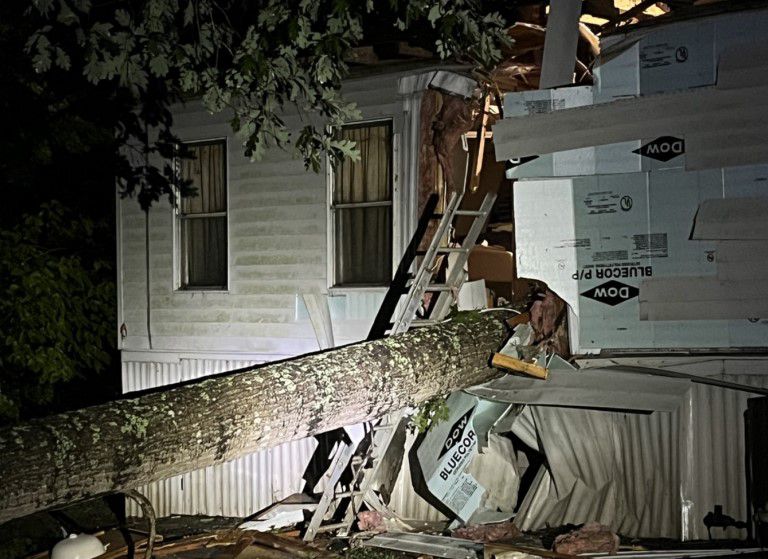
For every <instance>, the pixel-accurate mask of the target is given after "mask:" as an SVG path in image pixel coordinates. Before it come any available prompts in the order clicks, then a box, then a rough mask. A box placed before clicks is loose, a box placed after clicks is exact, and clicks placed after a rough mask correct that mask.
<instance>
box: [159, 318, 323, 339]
mask: <svg viewBox="0 0 768 559" xmlns="http://www.w3.org/2000/svg"><path fill="white" fill-rule="evenodd" d="M152 334H153V335H155V334H156V335H158V336H170V335H174V336H211V337H212V338H216V337H221V336H227V337H230V336H231V337H254V338H259V337H280V338H310V337H311V338H314V337H315V333H314V330H313V329H312V326H311V325H310V324H301V323H290V324H279V323H274V322H272V323H268V322H261V323H258V324H253V323H250V324H245V323H230V322H206V323H187V322H158V321H153V324H152Z"/></svg>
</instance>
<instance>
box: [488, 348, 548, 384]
mask: <svg viewBox="0 0 768 559" xmlns="http://www.w3.org/2000/svg"><path fill="white" fill-rule="evenodd" d="M491 365H493V366H494V367H499V368H500V369H507V370H509V371H515V372H518V373H525V374H526V375H528V376H531V377H536V378H540V379H542V380H547V376H549V369H547V368H545V367H541V366H540V365H535V364H533V363H526V362H525V361H522V360H521V359H517V358H515V357H510V356H509V355H504V354H503V353H494V354H493V359H492V360H491Z"/></svg>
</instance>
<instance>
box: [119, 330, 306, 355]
mask: <svg viewBox="0 0 768 559" xmlns="http://www.w3.org/2000/svg"><path fill="white" fill-rule="evenodd" d="M152 342H153V349H154V350H160V351H169V352H181V353H190V352H191V351H193V352H195V353H205V352H209V351H211V352H222V351H223V352H233V353H235V352H236V353H253V354H258V355H269V356H272V359H283V358H286V357H293V356H296V355H303V354H305V353H309V352H312V351H317V350H318V349H319V348H318V345H317V339H316V338H315V335H314V333H312V334H311V335H307V336H306V337H304V338H279V337H273V336H261V337H253V336H244V337H237V336H227V337H215V336H211V335H209V334H208V335H201V336H169V335H166V336H163V335H157V334H154V333H153V335H152ZM190 347H191V348H193V349H192V350H190ZM147 348H148V346H147V343H146V338H142V336H141V335H138V336H135V337H132V336H129V337H128V338H126V339H125V341H124V343H123V349H135V350H145V349H147Z"/></svg>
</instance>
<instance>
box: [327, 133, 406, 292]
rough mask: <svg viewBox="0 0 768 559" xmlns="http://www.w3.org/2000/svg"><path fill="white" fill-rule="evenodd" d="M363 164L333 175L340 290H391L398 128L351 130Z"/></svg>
mask: <svg viewBox="0 0 768 559" xmlns="http://www.w3.org/2000/svg"><path fill="white" fill-rule="evenodd" d="M341 137H342V138H344V139H346V140H352V141H354V142H355V143H356V144H357V149H358V150H359V151H360V160H359V161H351V160H349V159H345V160H344V161H343V162H342V163H340V164H339V165H338V166H337V167H336V168H335V169H334V172H333V195H332V202H331V220H332V230H333V237H334V239H333V252H334V285H337V286H367V285H372V286H373V285H387V284H389V282H390V281H391V279H392V123H391V122H376V123H366V124H356V125H349V126H345V127H343V128H342V130H341Z"/></svg>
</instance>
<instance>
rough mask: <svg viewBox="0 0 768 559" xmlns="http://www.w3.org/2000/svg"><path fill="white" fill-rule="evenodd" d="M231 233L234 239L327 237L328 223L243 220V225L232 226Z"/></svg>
mask: <svg viewBox="0 0 768 559" xmlns="http://www.w3.org/2000/svg"><path fill="white" fill-rule="evenodd" d="M229 230H230V233H231V235H232V236H233V237H235V238H237V237H253V236H256V235H264V236H267V235H280V236H285V237H290V236H300V235H313V236H318V235H320V236H325V231H326V222H325V220H320V219H304V220H296V221H293V222H286V221H270V222H263V221H262V222H256V223H254V222H253V221H250V220H242V223H235V224H231V225H230V228H229Z"/></svg>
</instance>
